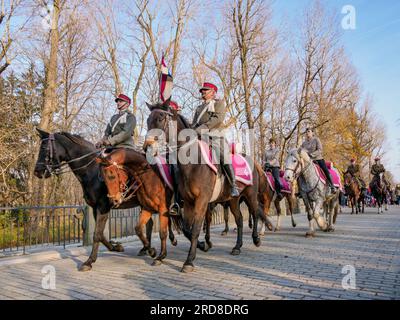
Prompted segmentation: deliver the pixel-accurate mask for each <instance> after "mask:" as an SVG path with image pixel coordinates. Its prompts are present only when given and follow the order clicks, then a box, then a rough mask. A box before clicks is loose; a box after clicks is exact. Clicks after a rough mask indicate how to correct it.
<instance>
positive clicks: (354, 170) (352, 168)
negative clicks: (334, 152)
mask: <svg viewBox="0 0 400 320" xmlns="http://www.w3.org/2000/svg"><path fill="white" fill-rule="evenodd" d="M347 172H348V173H350V174H351V175H352V176H353V177H356V176H359V173H360V166H359V165H358V164H351V165H349V166H348V168H347V171H346V173H347Z"/></svg>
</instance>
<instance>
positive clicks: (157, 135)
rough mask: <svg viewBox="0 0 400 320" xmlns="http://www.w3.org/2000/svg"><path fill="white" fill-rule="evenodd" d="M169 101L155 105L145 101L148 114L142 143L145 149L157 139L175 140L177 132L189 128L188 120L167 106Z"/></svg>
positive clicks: (153, 144)
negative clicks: (144, 137)
mask: <svg viewBox="0 0 400 320" xmlns="http://www.w3.org/2000/svg"><path fill="white" fill-rule="evenodd" d="M169 102H170V101H169V100H167V101H165V102H164V103H158V104H155V105H151V104H149V103H146V104H147V107H148V108H149V110H150V115H149V117H148V118H147V130H148V131H147V134H146V139H145V142H144V145H143V149H144V150H145V151H146V150H147V148H148V147H149V146H153V147H155V144H156V143H157V141H166V142H169V141H170V140H172V139H174V140H175V141H177V135H178V134H179V132H181V131H182V130H184V129H188V128H190V125H189V123H188V121H187V120H186V119H185V118H184V117H183V116H182V115H180V114H179V113H178V111H177V110H175V109H172V108H170V107H169Z"/></svg>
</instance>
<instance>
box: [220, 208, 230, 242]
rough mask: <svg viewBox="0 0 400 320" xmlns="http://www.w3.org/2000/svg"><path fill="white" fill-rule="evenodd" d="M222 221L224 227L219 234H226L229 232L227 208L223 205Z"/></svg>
mask: <svg viewBox="0 0 400 320" xmlns="http://www.w3.org/2000/svg"><path fill="white" fill-rule="evenodd" d="M224 221H225V229H224V231H222V232H221V236H226V235H227V234H228V232H229V208H228V207H227V206H225V205H224Z"/></svg>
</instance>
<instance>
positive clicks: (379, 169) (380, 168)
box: [371, 163, 385, 176]
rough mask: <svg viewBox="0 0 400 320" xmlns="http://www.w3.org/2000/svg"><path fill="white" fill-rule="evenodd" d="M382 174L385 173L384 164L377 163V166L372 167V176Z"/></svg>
mask: <svg viewBox="0 0 400 320" xmlns="http://www.w3.org/2000/svg"><path fill="white" fill-rule="evenodd" d="M382 172H385V167H384V166H383V164H381V163H379V164H377V163H375V164H373V165H372V168H371V174H372V175H373V176H376V175H378V174H380V173H382Z"/></svg>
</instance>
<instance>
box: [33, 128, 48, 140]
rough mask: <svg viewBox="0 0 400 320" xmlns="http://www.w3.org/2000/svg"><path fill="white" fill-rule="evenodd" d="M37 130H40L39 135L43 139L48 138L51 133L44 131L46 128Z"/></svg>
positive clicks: (37, 129)
mask: <svg viewBox="0 0 400 320" xmlns="http://www.w3.org/2000/svg"><path fill="white" fill-rule="evenodd" d="M36 131H37V132H38V134H39V137H40V138H42V139H43V138H47V137H48V136H49V133H48V132H46V131H44V130H42V129H39V128H36Z"/></svg>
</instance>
